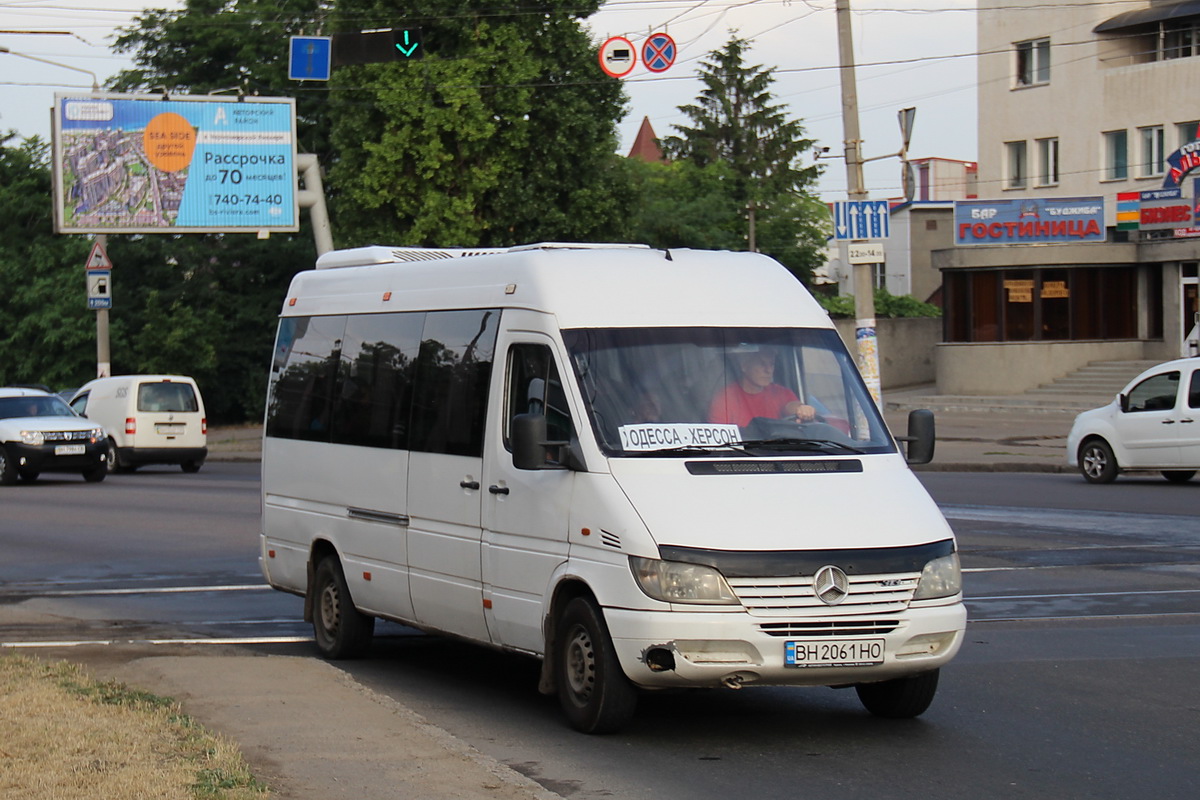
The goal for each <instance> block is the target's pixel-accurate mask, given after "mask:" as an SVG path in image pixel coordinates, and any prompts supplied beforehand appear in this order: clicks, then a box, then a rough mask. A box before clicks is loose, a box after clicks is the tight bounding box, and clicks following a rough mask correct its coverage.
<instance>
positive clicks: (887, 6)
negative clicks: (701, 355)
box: [0, 0, 976, 201]
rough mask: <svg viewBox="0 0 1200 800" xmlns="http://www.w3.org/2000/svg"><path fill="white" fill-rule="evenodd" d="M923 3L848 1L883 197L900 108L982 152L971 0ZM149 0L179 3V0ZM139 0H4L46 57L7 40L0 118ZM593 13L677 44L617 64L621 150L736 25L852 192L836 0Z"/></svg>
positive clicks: (606, 23)
mask: <svg viewBox="0 0 1200 800" xmlns="http://www.w3.org/2000/svg"><path fill="white" fill-rule="evenodd" d="M918 3H919V7H918V8H912V7H911V6H912V5H913V4H912V0H908V2H900V0H851V3H850V5H851V15H852V18H853V36H854V45H855V48H854V49H855V58H856V62H857V65H858V66H857V69H856V71H857V89H858V104H859V124H860V130H861V135H862V138H863V141H864V145H863V150H864V154H865V155H866V156H867V157H868V158H872V157H880V158H879V159H878V160H876V161H872V162H871V163H869V164H867V166H866V182H867V187H866V188H867V190H868V191H869V192H870V195H871V197H875V198H885V197H896V196H899V195H900V194H901V189H900V164H899V161H898V159H896V158H892V157H888V156H890V155H891V154H894V153H896V152H897V151H898V150H899V149H900V128H899V124H898V122H897V112H898V111H899V110H900V109H902V108H906V107H915V108H916V109H917V113H916V121H915V125H914V128H913V136H912V141H911V142H910V144H909V156H910V157H913V158H923V157H930V156H937V157H943V158H953V159H961V160H966V161H974V160H975V159H976V99H975V98H976V95H975V81H976V69H975V58H974V55H973V54H974V51H975V42H976V36H975V11H974V9H975V0H918ZM149 5H150V6H151V7H167V8H171V7H176V6H177V5H178V0H161V2H154V3H151V4H149ZM142 8H143V4H142V2H140V1H139V0H0V47H6V48H9V49H10V50H11V51H13V52H14V53H21V54H24V55H25V56H30V57H32V58H36V59H42V60H43V61H35V60H32V59H31V58H25V57H19V56H16V55H13V54H12V53H0V132H3V131H8V130H15V131H17V133H18V134H19V135H21V136H31V135H35V134H36V135H39V136H41V137H43V138H45V139H49V136H50V107H51V106H52V105H53V104H54V93H55V92H63V91H73V90H81V89H82V90H85V91H86V90H88V89H90V88H91V86H92V80H93V75H94V76H95V77H96V78H97V79H98V80H99V81H100V83H101V84H102V83H103V82H104V80H105V79H106V78H107V77H109V76H110V75H112V74H114V73H116V72H118V71H119V70H121V69H122V68H124V67H126V66H128V61H127V60H126V59H125V58H124V57H123V56H119V55H117V54H115V53H113V52H111V51H110V50H109V48H108V45H109V44H110V43H111V39H112V36H113V33H114V31H115V29H116V28H118V27H120V26H123V25H126V24H128V22H129V21H130V20H131V19H132V18H133V16H134V15H136V14H138V13H140V11H141V10H142ZM585 24H586V25H587V27H588V28H589V29H590V30H591V32H592V34H593V37H594V39H595V42H596V44H597V45H599V44H600V43H601V42H603V41H604V40H605V39H607V38H609V37H611V36H625V37H626V38H628V39H630V41H632V42H633V44H634V46H635V47H636V48H637V49H638V50H639V51H640V50H641V47H642V44H643V43H644V41H645V40H646V39H647V38H648V37H649V36H650V35H651V34H654V33H666V34H667V35H669V36H670V37H671V38H672V39H673V40H674V41H675V42H676V45H677V50H678V55H677V57H676V60H675V63H674V64H673V65H672V66H671V67H669V68H668V69H667V70H666V71H664V72H661V73H652V72H650V71H648V70H647V69H645V67H644V65H643V64H642V63H640V61H639V63H638V64H637V66H636V67H634V69H633V70H632V71H631V72H630V73H629V74H628V75H627V76H625V77H624V78H623V81H624V84H625V89H626V93H627V94H628V95H629V104H628V114H627V116H626V117H625V118H624V120H623V121H622V122H621V123H620V125H619V129H618V132H619V135H620V152H622V153H627V152H628V151H629V148H630V146H631V145H632V144H633V140H634V137H635V135H636V134H637V131H638V128H639V127H640V125H641V123H642V119H643V118H647V117H648V118H649V119H650V124H651V125H652V126H653V128H654V131H655V133H656V134H657V135H658V136H659V137H665V136H669V135H671V134H673V133H675V130H674V128H673V125H677V124H684V123H686V122H687V118H686V117H684V116H683V115H682V114H681V113H680V112H679V110H678V107H679V106H681V105H686V104H689V103H692V102H694V101H695V99H696V97H697V96H698V95H699V93H700V91H701V89H702V88H703V85H702V84H701V82H700V81H699V79H698V78H697V77H696V75H697V70H698V68H699V67H700V64H701V62H702V61H703V60H704V59H705V58H706V57H707V56H708V55H709V54H710V53H711V52H713V51H714V50H718V49H720V48H722V47H723V46H724V45H725V44H726V42H728V41H729V38H730V36H731V35H733V33H735V32H736V35H738V36H740V37H742V38H744V39H747V40H748V41H750V43H751V44H750V49H749V52H748V54H747V57H746V58H747V63H748V64H751V65H761V66H763V67H765V68H770V69H773V70H774V75H775V82H774V84H773V85H772V87H771V91H772V93H773V94H774V96H775V99H776V101H777V102H778V103H779V104H781V105H783V106H784V107H785V109H786V111H787V113H788V115H789V117H791V118H797V119H800V120H802V121H803V123H804V126H805V128H806V130H807V133H808V135H809V137H810V138H813V139H816V140H817V144H818V146H820V147H828V148H829V151H828V156H830V157H828V158H822V159H821V162H820V163H822V164H823V166H824V174H823V175H822V177H821V179H820V182H819V185H818V189H819V191H820V194H821V197H822V199H824V200H826V201H834V200H841V199H845V197H846V169H845V165H844V163H843V160H842V159H841V158H840V157H838V156H840V155H841V154H842V152H843V149H844V144H843V134H842V101H841V88H840V79H839V73H838V69H837V65H838V46H837V22H836V15H835V12H834V0H610V2H608V3H606V4H605V5H604V6H603V7H602V9H601V10H600V12H599V13H598V14H596V15H594V16H593V17H591V18H589V19H588V20H587V21H586V23H585ZM280 48H282V49H286V48H287V42H286V41H284V42H280ZM44 61H54V62H59V64H61V65H65V66H60V65H56V64H46V63H43V62H44ZM67 67H71V68H73V69H68V68H67ZM596 69H597V72H599V70H600V67H599V64H598V63H597V66H596Z"/></svg>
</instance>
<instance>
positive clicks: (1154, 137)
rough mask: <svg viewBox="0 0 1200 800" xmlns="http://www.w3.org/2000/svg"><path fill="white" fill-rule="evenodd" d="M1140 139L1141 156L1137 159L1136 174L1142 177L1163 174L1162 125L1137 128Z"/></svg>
mask: <svg viewBox="0 0 1200 800" xmlns="http://www.w3.org/2000/svg"><path fill="white" fill-rule="evenodd" d="M1138 137H1139V138H1140V139H1141V158H1140V159H1139V165H1138V174H1139V175H1140V176H1141V177H1143V178H1149V177H1153V176H1155V175H1162V174H1163V163H1164V161H1163V159H1164V158H1165V156H1164V155H1163V143H1164V141H1165V140H1164V138H1163V127H1162V125H1153V126H1151V127H1149V128H1138Z"/></svg>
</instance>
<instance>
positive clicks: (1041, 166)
mask: <svg viewBox="0 0 1200 800" xmlns="http://www.w3.org/2000/svg"><path fill="white" fill-rule="evenodd" d="M1037 159H1038V163H1037V183H1038V186H1055V185H1057V184H1058V139H1057V138H1054V139H1038V140H1037Z"/></svg>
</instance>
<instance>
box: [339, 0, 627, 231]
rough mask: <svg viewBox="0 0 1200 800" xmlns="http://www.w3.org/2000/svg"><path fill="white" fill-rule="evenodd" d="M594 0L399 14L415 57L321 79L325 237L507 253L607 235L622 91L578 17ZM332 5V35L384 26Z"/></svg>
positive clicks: (378, 17) (616, 214) (477, 2)
mask: <svg viewBox="0 0 1200 800" xmlns="http://www.w3.org/2000/svg"><path fill="white" fill-rule="evenodd" d="M598 6H599V3H597V2H594V0H588V2H582V3H581V2H575V1H573V0H548V1H547V2H543V3H541V4H540V5H539V6H538V7H537V8H536V9H535V8H530V7H521V6H517V7H513V8H511V9H506V8H502V7H498V6H496V4H495V3H492V2H490V1H489V2H483V1H482V0H457V2H456V1H455V0H434V1H432V2H424V3H412V4H409V5H407V6H406V7H405V12H404V14H403V19H402V22H403V24H404V25H406V26H413V27H419V28H420V30H421V38H422V40H423V43H424V46H426V47H427V52H426V55H425V57H424V58H422V59H420V60H416V61H409V62H402V63H392V64H378V65H375V64H373V65H365V66H361V67H351V68H346V69H342V70H339V71H338V72H337V73H336V74H335V76H334V80H333V81H332V83H333V87H334V90H335V91H334V92H333V95H332V99H331V108H332V113H333V119H334V123H333V125H334V134H333V141H334V145H335V147H336V149H337V154H338V155H337V160H336V162H335V164H334V166H333V169H332V171H331V175H330V183H331V186H332V189H333V193H334V196H335V202H336V205H335V209H334V210H335V224H336V225H337V227H338V229H339V230H341V231H345V234H344V236H343V239H344V241H346V242H348V243H350V244H366V243H370V242H395V243H400V244H410V245H417V244H422V245H463V246H473V245H508V244H517V243H525V242H530V241H539V240H589V239H605V238H612V237H613V236H614V235H615V234H616V232H617V231H618V230H619V229H620V226H621V225H622V224H623V219H622V215H621V209H622V208H623V207H624V205H625V204H626V202H627V201H628V197H627V194H626V193H625V191H624V186H623V184H622V182H621V181H620V177H621V172H620V169H619V164H618V161H619V159H618V157H617V156H616V155H615V153H614V151H615V149H616V133H615V126H616V122H617V120H618V119H619V117H620V116H621V113H622V106H623V102H624V98H623V95H622V90H621V85H620V82H619V81H616V80H613V79H609V78H605V77H603V76H601V75H598V74H597V72H598V71H597V70H596V68H595V61H594V55H593V54H594V49H593V47H592V45H591V43H590V41H589V40H588V36H587V33H586V31H585V30H584V29H583V28H582V27H581V25H580V19H581V18H583V17H586V16H587V15H589V14H591V13H593V12H594V11H595V10H596V9H597V8H598ZM396 16H397V15H396V14H395V12H393V11H392V10H391V8H390V6H386V5H383V4H380V3H378V2H374V0H344V2H341V3H339V4H338V8H337V14H336V16H335V18H334V19H335V24H337V23H339V22H340V24H342V25H346V24H348V23H349V20H355V21H356V22H357V24H360V25H375V24H380V23H383V22H384V21H386V24H388V25H393V26H394V25H396V24H398V23H399V22H401V20H397V18H396Z"/></svg>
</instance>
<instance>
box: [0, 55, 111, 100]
mask: <svg viewBox="0 0 1200 800" xmlns="http://www.w3.org/2000/svg"><path fill="white" fill-rule="evenodd" d="M0 53H8V54H9V55H10V56H17V57H18V58H28V59H29V60H30V61H40V62H42V63H43V64H49V65H51V66H53V67H62V68H63V69H73V70H75V71H76V72H83V73H86V74H88V75H91V76H92V91H93V92H98V91H100V79H99V78H97V77H96V73H94V72H92V71H91V70H90V69H83V68H82V67H72V66H71V65H70V64H63V63H60V62H58V61H51V60H49V59H47V58H38V57H37V56H31V55H28V54H26V53H18V52H15V51H13V50H9V49H8V48H7V47H3V46H0Z"/></svg>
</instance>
